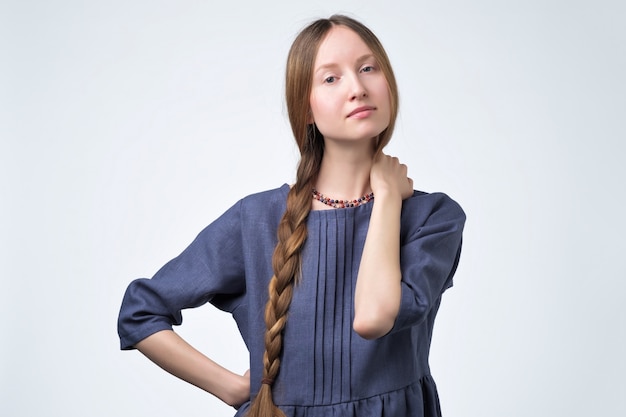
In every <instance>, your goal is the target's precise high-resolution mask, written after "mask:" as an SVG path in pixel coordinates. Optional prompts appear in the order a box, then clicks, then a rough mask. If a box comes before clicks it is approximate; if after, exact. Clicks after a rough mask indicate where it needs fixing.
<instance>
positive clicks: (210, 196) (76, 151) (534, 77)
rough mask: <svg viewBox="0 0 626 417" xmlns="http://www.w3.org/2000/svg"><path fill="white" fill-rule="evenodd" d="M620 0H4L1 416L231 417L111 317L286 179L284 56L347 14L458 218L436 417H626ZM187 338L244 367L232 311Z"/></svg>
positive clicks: (421, 171)
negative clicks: (366, 36) (219, 223)
mask: <svg viewBox="0 0 626 417" xmlns="http://www.w3.org/2000/svg"><path fill="white" fill-rule="evenodd" d="M624 4H625V3H624V2H619V1H617V0H616V1H612V2H611V1H595V2H591V1H587V2H583V1H556V0H541V1H540V0H527V1H497V0H474V1H471V2H468V1H462V0H452V1H437V2H435V1H404V2H392V1H382V0H379V1H375V2H374V1H371V2H365V1H363V0H361V1H341V0H339V1H318V2H315V1H308V2H297V1H286V0H285V1H275V2H258V1H243V2H242V1H239V2H237V1H231V2H212V1H200V0H196V1H183V0H181V1H163V0H157V1H155V0H150V1H148V0H142V1H132V0H131V1H118V0H114V1H107V2H87V1H70V0H61V1H43V0H42V1H27V0H20V1H18V0H14V1H6V0H5V1H2V2H1V6H0V72H1V73H0V75H1V77H0V138H1V142H0V143H1V147H0V193H1V194H0V199H1V204H0V236H1V240H0V245H1V246H0V273H1V276H0V279H1V280H2V281H1V287H0V317H2V322H3V329H2V342H1V343H0V365H1V368H0V378H1V380H0V414H1V415H3V416H81V417H82V416H96V417H97V416H111V415H116V416H172V415H176V416H218V417H221V416H231V415H232V414H233V410H232V409H229V408H228V407H226V406H224V405H222V404H220V403H219V401H217V400H216V399H214V398H213V397H211V396H210V395H209V394H205V393H204V392H202V391H200V390H198V389H196V388H194V387H192V386H189V385H187V384H185V383H183V382H181V381H178V380H176V379H175V378H173V377H171V376H169V375H168V374H166V373H164V372H163V371H161V370H160V369H158V368H157V367H156V366H154V365H153V364H152V363H150V362H149V361H147V360H146V359H145V358H143V357H142V356H141V354H139V353H137V352H121V351H119V350H118V343H119V342H118V339H117V334H116V319H117V313H118V309H119V304H120V301H121V298H122V294H123V291H124V289H125V288H126V286H127V285H128V283H129V282H130V281H131V280H132V279H134V278H137V277H149V276H152V274H153V273H154V272H155V271H156V270H157V269H158V268H159V267H160V266H161V265H162V264H164V263H165V262H166V261H168V260H169V259H170V258H172V257H174V256H176V255H177V254H178V253H179V252H180V251H181V250H182V249H183V248H184V247H185V246H186V245H187V244H188V243H189V242H190V241H191V240H192V239H193V238H194V237H195V235H196V234H197V233H198V232H199V231H200V230H201V229H202V228H203V227H204V226H205V225H206V224H208V223H209V222H211V221H212V220H213V219H215V218H216V217H217V216H218V215H219V214H221V213H222V212H223V211H224V210H225V209H226V208H227V207H229V206H230V205H232V204H233V203H234V202H235V201H236V200H238V199H239V198H241V197H243V196H245V195H247V194H250V193H253V192H256V191H261V190H265V189H269V188H274V187H278V186H280V185H281V184H283V183H285V182H291V181H292V180H293V178H294V172H295V164H296V161H297V151H296V147H295V145H294V144H293V140H292V138H291V132H290V130H289V128H288V123H287V119H286V116H285V106H284V104H283V72H284V63H285V59H286V54H287V49H288V47H289V45H290V43H291V41H292V39H293V37H294V36H295V34H296V33H297V31H298V30H299V29H300V28H302V27H303V26H304V25H305V24H307V23H308V22H310V21H311V20H312V19H314V18H318V17H327V16H328V15H330V14H332V13H334V12H346V13H349V14H350V15H351V16H353V17H357V18H358V19H360V20H361V21H363V22H364V23H366V24H367V25H369V26H370V27H371V28H372V29H373V30H374V31H375V32H376V33H377V35H378V36H379V37H380V39H381V40H382V42H383V44H384V45H385V46H386V48H387V51H388V53H389V55H390V58H391V60H392V64H393V65H394V69H395V71H396V74H397V78H398V82H399V85H400V92H401V114H400V118H399V121H398V125H397V130H396V134H395V136H394V139H393V142H392V144H391V145H390V146H389V148H388V152H389V153H392V154H395V155H398V156H399V157H400V158H401V160H402V161H403V162H405V163H406V164H407V165H408V166H409V170H410V175H411V176H412V177H413V178H414V180H415V185H416V188H419V189H422V190H425V191H445V192H446V193H448V194H450V195H451V196H452V197H454V198H455V199H456V200H457V201H459V202H460V203H461V205H462V206H463V207H464V208H465V210H466V212H467V215H468V223H467V228H466V233H465V243H464V253H463V257H462V262H461V266H460V268H459V270H458V273H457V276H456V280H455V282H456V285H455V287H454V288H453V289H452V290H451V291H449V292H448V293H446V296H445V297H444V301H443V304H442V308H441V311H440V316H439V318H438V322H437V328H436V331H435V335H434V341H433V346H432V356H431V362H432V371H433V374H434V376H435V379H436V380H437V383H438V386H439V390H440V395H441V401H442V408H443V411H444V415H445V416H447V417H474V416H476V417H478V416H480V417H488V416H489V417H490V416H493V417H502V416H506V417H517V416H519V417H522V416H524V417H525V416H534V417H537V416H623V415H626V403H625V399H624V398H625V396H624V393H625V392H626V383H625V377H624V375H626V363H625V360H624V354H625V353H626V346H625V340H626V335H625V328H626V321H625V313H624V307H623V301H622V300H623V299H624V295H625V290H626V285H625V284H624V281H625V278H626V273H625V272H624V265H623V261H624V257H625V256H626V255H625V253H624V252H625V249H626V245H625V244H624V236H625V234H626V222H625V220H624V202H625V201H624V191H626V190H625V188H626V187H625V186H624V180H625V179H626V169H625V168H624V165H625V164H624V145H623V141H624V139H626V135H625V131H626V129H625V128H624V124H625V116H626V99H625V97H626V83H625V81H624V74H626V53H625V45H626V30H625V24H624V22H625V21H626V7H625V6H624ZM180 332H181V333H182V334H183V335H184V336H185V337H187V338H188V339H189V340H190V341H191V342H192V343H194V344H195V345H197V346H198V347H199V348H200V349H202V350H203V351H204V352H205V353H207V354H208V355H209V356H211V357H213V358H214V359H216V360H217V361H219V362H221V363H223V364H224V365H226V366H228V367H230V368H232V369H233V370H236V371H238V372H243V371H245V370H246V369H247V363H246V352H245V349H244V347H243V344H242V343H241V341H240V340H239V337H238V334H237V331H236V329H235V326H234V323H233V322H232V320H231V319H230V317H229V316H227V315H225V314H223V313H220V312H216V311H215V310H214V309H213V308H212V307H210V306H206V307H204V308H200V309H197V310H194V311H190V312H188V313H186V315H185V325H183V326H182V327H181V328H180Z"/></svg>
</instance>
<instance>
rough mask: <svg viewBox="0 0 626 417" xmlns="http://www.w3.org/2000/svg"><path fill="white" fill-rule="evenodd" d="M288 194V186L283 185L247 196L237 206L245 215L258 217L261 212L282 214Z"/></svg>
mask: <svg viewBox="0 0 626 417" xmlns="http://www.w3.org/2000/svg"><path fill="white" fill-rule="evenodd" d="M288 193H289V184H283V185H281V186H280V187H278V188H273V189H271V190H265V191H260V192H257V193H253V194H250V195H247V196H246V197H244V198H242V199H241V200H240V201H239V204H240V205H241V209H242V210H243V211H244V212H245V213H252V214H254V213H256V214H257V215H258V214H259V213H261V212H269V213H271V212H279V213H280V214H282V213H283V212H284V211H285V206H286V202H287V194H288Z"/></svg>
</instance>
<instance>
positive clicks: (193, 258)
mask: <svg viewBox="0 0 626 417" xmlns="http://www.w3.org/2000/svg"><path fill="white" fill-rule="evenodd" d="M240 215H241V201H240V202H239V203H237V204H236V205H234V206H233V207H231V208H230V209H229V210H228V211H227V212H226V213H224V214H223V215H222V216H221V217H219V218H218V219H217V220H215V221H214V222H213V223H211V224H210V225H209V226H207V227H206V228H205V229H204V230H203V231H202V232H200V234H199V235H198V236H197V237H196V239H195V240H194V241H193V242H192V243H191V244H190V245H189V246H188V247H187V248H186V249H185V250H184V251H183V252H182V253H181V254H180V255H179V256H177V257H176V258H174V259H172V260H171V261H170V262H168V263H167V264H166V265H165V266H163V267H162V268H161V269H160V270H159V271H158V272H157V273H156V274H155V275H154V277H152V279H145V278H141V279H137V280H135V281H133V282H131V283H130V285H129V286H128V288H127V290H126V293H125V294H124V299H123V301H122V306H121V309H120V314H119V318H118V333H119V336H120V344H121V348H122V349H132V348H133V347H134V345H135V344H136V343H138V342H139V341H141V340H142V339H144V338H146V337H148V336H150V335H151V334H153V333H156V332H158V331H161V330H168V329H171V328H172V326H173V325H180V324H181V322H182V313H181V310H183V309H186V308H192V307H197V306H200V305H202V304H205V303H207V302H211V303H212V304H215V305H216V306H217V307H219V308H221V309H222V310H226V311H232V310H233V309H234V308H235V307H236V306H237V303H238V302H240V299H241V297H242V296H243V294H244V293H245V274H244V262H243V255H242V252H243V251H242V233H241V219H240Z"/></svg>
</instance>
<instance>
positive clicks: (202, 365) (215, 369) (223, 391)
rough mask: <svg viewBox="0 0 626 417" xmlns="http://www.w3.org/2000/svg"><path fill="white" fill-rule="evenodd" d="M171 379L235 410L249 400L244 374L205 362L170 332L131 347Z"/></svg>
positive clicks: (156, 335) (146, 339) (248, 385)
mask: <svg viewBox="0 0 626 417" xmlns="http://www.w3.org/2000/svg"><path fill="white" fill-rule="evenodd" d="M135 347H136V348H137V349H138V350H139V351H140V352H141V353H143V354H144V355H146V356H147V357H148V358H149V359H150V360H152V361H153V362H154V363H156V364H157V365H159V366H160V367H161V368H163V369H165V370H166V371H167V372H169V373H171V374H172V375H175V376H177V377H178V378H180V379H182V380H185V381H187V382H189V383H190V384H193V385H195V386H197V387H198V388H200V389H203V390H204V391H207V392H209V393H211V394H213V395H215V396H216V397H218V398H219V399H220V400H222V401H224V402H225V403H227V404H229V405H231V406H233V407H238V406H239V405H241V404H243V403H244V402H245V401H247V400H248V399H249V397H250V379H249V377H248V373H247V372H246V374H245V375H243V376H241V375H237V374H235V373H233V372H231V371H229V370H228V369H226V368H224V367H222V366H220V365H218V364H217V363H215V362H213V361H212V360H211V359H209V358H207V357H206V356H205V355H203V354H202V353H201V352H199V351H198V350H196V349H195V348H194V347H193V346H191V345H190V344H189V343H187V342H186V341H185V340H183V339H182V338H181V337H180V336H179V335H178V334H176V333H175V332H173V331H172V330H163V331H160V332H157V333H154V334H152V335H150V336H148V337H147V338H145V339H143V340H142V341H140V342H139V343H137V345H136V346H135Z"/></svg>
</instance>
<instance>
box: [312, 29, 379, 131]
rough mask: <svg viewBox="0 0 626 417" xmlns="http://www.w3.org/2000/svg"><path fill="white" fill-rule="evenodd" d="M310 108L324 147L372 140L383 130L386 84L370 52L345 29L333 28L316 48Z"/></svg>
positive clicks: (352, 33) (355, 36)
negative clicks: (325, 141) (331, 141)
mask: <svg viewBox="0 0 626 417" xmlns="http://www.w3.org/2000/svg"><path fill="white" fill-rule="evenodd" d="M310 104H311V114H312V117H311V120H310V122H315V124H316V126H317V128H318V129H319V131H320V132H321V133H322V134H323V135H324V138H325V140H327V141H328V140H333V141H348V140H349V141H356V140H367V139H372V138H375V137H377V136H378V135H379V134H380V133H381V132H382V131H383V130H385V128H386V127H387V126H388V125H389V121H390V117H391V108H390V107H391V106H390V99H389V88H388V86H387V80H386V79H385V76H384V74H383V73H382V71H381V70H380V68H379V66H378V62H377V61H376V58H374V55H373V54H372V51H371V50H370V48H369V47H368V46H367V45H366V44H365V42H363V40H362V39H361V38H360V37H359V35H357V34H356V33H355V32H354V31H352V30H351V29H348V28H347V27H345V26H334V27H333V28H332V29H331V30H330V31H329V32H328V34H327V35H326V37H325V38H324V40H323V41H322V42H321V44H320V46H319V49H318V52H317V56H316V58H315V64H314V66H313V83H312V88H311V97H310Z"/></svg>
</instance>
